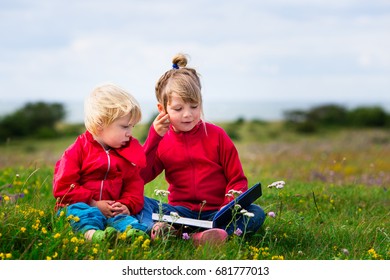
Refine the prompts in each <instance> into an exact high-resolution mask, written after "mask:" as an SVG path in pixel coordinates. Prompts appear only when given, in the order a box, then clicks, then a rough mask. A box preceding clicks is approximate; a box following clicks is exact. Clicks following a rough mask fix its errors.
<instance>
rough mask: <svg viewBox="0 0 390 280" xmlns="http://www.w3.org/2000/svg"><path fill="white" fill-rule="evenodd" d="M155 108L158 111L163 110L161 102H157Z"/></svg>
mask: <svg viewBox="0 0 390 280" xmlns="http://www.w3.org/2000/svg"><path fill="white" fill-rule="evenodd" d="M157 110H158V112H159V113H161V112H164V111H165V110H164V106H163V105H162V104H161V103H157Z"/></svg>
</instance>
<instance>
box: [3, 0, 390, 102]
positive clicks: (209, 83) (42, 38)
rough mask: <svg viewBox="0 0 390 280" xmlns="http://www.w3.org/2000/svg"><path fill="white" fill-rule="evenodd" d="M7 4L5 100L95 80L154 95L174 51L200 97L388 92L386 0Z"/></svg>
mask: <svg viewBox="0 0 390 280" xmlns="http://www.w3.org/2000/svg"><path fill="white" fill-rule="evenodd" d="M2 5H3V4H2ZM7 5H8V6H6V5H4V6H0V26H2V27H4V28H0V36H1V37H2V44H1V45H0V92H1V98H0V99H1V100H6V101H7V100H13V99H17V100H21V99H28V100H32V99H48V100H50V99H57V100H66V99H75V100H79V99H82V98H83V97H84V95H85V94H87V93H88V92H89V90H90V89H91V88H92V87H93V86H94V85H95V84H97V83H101V82H103V81H113V82H117V83H118V84H120V85H122V86H123V87H125V88H127V89H129V91H131V92H134V94H135V95H137V97H138V96H139V98H140V99H145V100H154V84H155V82H156V80H157V79H158V77H159V76H160V75H161V74H162V73H163V72H164V71H166V70H168V69H169V68H170V66H171V64H170V62H171V58H172V56H173V55H174V54H175V53H176V52H177V51H183V52H185V53H188V54H190V56H191V60H190V64H189V66H193V67H195V68H197V69H198V70H199V72H200V73H201V74H202V81H203V84H204V91H205V92H204V93H205V95H206V96H207V99H215V100H217V99H221V98H222V99H235V98H237V97H238V96H239V97H240V98H244V99H248V100H250V99H269V100H270V99H278V100H279V99H281V98H283V99H318V100H319V99H329V100H336V99H340V98H346V99H362V100H365V99H367V98H376V99H378V100H389V97H388V92H387V91H388V89H389V83H388V82H387V81H388V80H390V55H389V52H388V50H389V49H390V17H389V14H390V3H389V1H379V0H376V1H368V2H367V1H353V0H349V1H336V0H332V1H312V0H300V1H294V2H291V1H287V0H279V1H267V2H264V1H249V0H248V1H246V0H244V1H239V2H237V1H200V2H199V1H196V2H195V1H175V0H171V1H164V2H163V1H120V0H115V1H110V2H109V3H108V2H106V1H44V0H40V1H33V2H31V1H12V3H7ZM367 92H370V93H373V94H369V95H367Z"/></svg>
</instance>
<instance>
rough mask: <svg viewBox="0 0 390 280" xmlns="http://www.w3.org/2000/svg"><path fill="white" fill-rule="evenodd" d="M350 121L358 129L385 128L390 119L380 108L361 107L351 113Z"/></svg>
mask: <svg viewBox="0 0 390 280" xmlns="http://www.w3.org/2000/svg"><path fill="white" fill-rule="evenodd" d="M348 119H349V123H350V124H351V125H352V126H356V127H384V126H386V124H387V123H388V119H389V118H388V116H387V114H386V112H385V111H384V110H383V109H382V108H380V107H359V108H356V109H354V110H352V111H351V112H349V114H348Z"/></svg>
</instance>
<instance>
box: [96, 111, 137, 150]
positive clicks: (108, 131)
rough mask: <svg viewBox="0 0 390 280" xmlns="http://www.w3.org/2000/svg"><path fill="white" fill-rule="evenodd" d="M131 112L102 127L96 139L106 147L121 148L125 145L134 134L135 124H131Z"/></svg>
mask: <svg viewBox="0 0 390 280" xmlns="http://www.w3.org/2000/svg"><path fill="white" fill-rule="evenodd" d="M129 122H130V114H127V115H126V116H124V117H121V118H118V119H116V120H115V121H114V122H112V123H111V124H110V125H108V126H106V127H104V128H102V129H100V130H99V131H98V135H97V137H95V138H96V141H98V142H99V143H100V144H102V145H103V146H104V147H105V148H108V147H111V148H115V149H116V148H120V147H122V146H125V145H126V144H127V143H128V142H129V140H130V137H131V136H132V132H133V127H134V125H133V124H129Z"/></svg>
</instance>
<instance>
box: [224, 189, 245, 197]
mask: <svg viewBox="0 0 390 280" xmlns="http://www.w3.org/2000/svg"><path fill="white" fill-rule="evenodd" d="M240 194H242V191H236V190H230V191H228V193H227V194H225V196H229V197H234V198H236V197H237V196H239V195H240Z"/></svg>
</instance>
